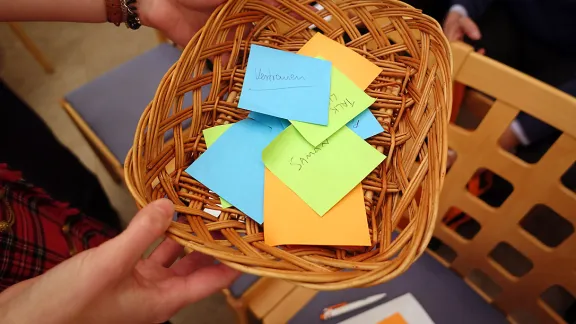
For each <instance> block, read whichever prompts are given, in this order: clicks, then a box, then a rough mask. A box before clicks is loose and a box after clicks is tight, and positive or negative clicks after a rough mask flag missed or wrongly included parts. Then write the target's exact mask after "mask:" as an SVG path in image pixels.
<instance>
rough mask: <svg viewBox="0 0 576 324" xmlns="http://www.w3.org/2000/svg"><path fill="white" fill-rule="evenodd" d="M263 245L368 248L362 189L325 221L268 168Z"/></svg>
mask: <svg viewBox="0 0 576 324" xmlns="http://www.w3.org/2000/svg"><path fill="white" fill-rule="evenodd" d="M264 242H265V243H266V244H268V245H271V246H275V245H285V244H295V245H298V244H304V245H349V246H369V245H370V244H371V242H370V233H369V231H368V221H367V219H366V210H365V209H364V193H363V191H362V185H361V184H359V185H358V186H356V187H355V188H354V189H352V191H350V193H348V194H347V195H346V196H345V197H344V198H342V200H340V201H339V202H338V203H337V204H336V205H335V206H334V207H332V209H330V210H329V211H328V212H327V213H326V214H324V216H323V217H320V216H318V214H317V213H316V212H315V211H314V210H312V208H310V206H308V205H307V204H306V203H305V202H304V201H303V200H302V199H300V197H298V195H296V194H295V193H294V192H293V191H292V190H290V188H288V187H287V186H286V185H285V184H284V183H283V182H282V181H281V180H280V179H278V177H276V176H275V175H274V174H273V173H272V172H271V171H270V170H268V169H267V168H265V169H264Z"/></svg>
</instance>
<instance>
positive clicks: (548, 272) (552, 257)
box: [434, 43, 576, 323]
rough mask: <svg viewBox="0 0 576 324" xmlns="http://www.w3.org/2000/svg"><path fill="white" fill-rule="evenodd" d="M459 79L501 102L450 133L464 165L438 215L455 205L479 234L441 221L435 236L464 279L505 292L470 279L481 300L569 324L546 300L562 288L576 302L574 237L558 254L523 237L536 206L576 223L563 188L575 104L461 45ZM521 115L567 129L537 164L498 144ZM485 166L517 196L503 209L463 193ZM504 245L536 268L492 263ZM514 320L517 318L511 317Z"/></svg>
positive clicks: (454, 173) (575, 130)
mask: <svg viewBox="0 0 576 324" xmlns="http://www.w3.org/2000/svg"><path fill="white" fill-rule="evenodd" d="M452 49H453V53H454V79H455V81H457V82H461V83H463V84H465V85H467V86H469V87H472V88H475V89H477V90H479V91H481V92H483V93H485V94H487V95H489V96H491V97H493V98H496V100H495V102H494V104H493V105H492V107H491V109H490V110H489V111H488V113H487V114H486V116H485V117H484V119H483V120H482V122H481V124H480V125H479V126H478V128H477V129H476V130H473V131H469V130H464V129H462V128H460V127H458V126H456V125H450V127H449V133H448V138H449V146H450V147H451V148H452V149H454V150H455V151H456V152H457V153H458V159H457V160H456V162H455V164H454V165H453V166H452V169H451V170H450V172H449V173H448V175H447V176H446V179H445V182H444V189H443V192H442V196H441V200H440V209H439V215H445V214H446V212H447V211H448V210H449V208H451V207H457V208H458V209H460V210H463V211H465V212H466V213H467V214H469V215H471V216H472V217H474V219H475V220H477V221H478V222H479V223H480V225H481V227H482V228H481V230H480V231H479V232H478V234H477V235H476V236H474V238H473V239H471V240H466V239H464V238H462V237H461V236H459V235H458V234H456V233H455V232H454V231H453V230H451V229H449V228H448V227H447V226H445V225H444V224H443V223H442V221H441V220H442V217H438V223H437V225H436V230H435V233H434V235H435V236H436V237H437V238H438V239H440V240H441V241H442V242H444V243H445V244H447V245H448V246H450V247H451V248H452V249H453V250H454V251H455V252H456V254H457V257H456V259H455V260H454V261H453V262H452V263H451V264H449V265H448V264H446V262H444V261H443V263H444V264H446V265H448V266H449V267H450V268H451V269H453V270H454V271H456V272H457V273H458V274H460V275H461V276H463V277H464V278H466V277H467V276H468V275H469V274H470V272H471V271H472V270H475V269H476V270H480V271H482V272H483V273H485V274H486V275H488V276H489V277H490V278H491V279H492V280H493V281H494V282H495V283H496V284H498V285H499V286H500V287H501V289H502V291H501V293H500V294H498V295H497V296H496V297H495V298H491V297H489V296H488V295H486V294H485V293H484V292H483V291H482V290H480V289H479V287H477V286H476V285H474V284H473V283H472V282H470V281H469V280H466V281H467V282H468V283H469V284H470V285H471V286H472V288H474V289H475V290H476V291H477V292H478V293H479V294H480V295H481V296H483V297H484V298H485V299H486V300H487V301H488V302H490V303H492V304H493V305H494V306H495V307H497V308H499V309H500V310H502V311H503V312H504V313H506V314H508V315H510V314H513V313H515V312H518V311H529V312H530V313H531V314H532V316H534V317H535V318H537V319H538V320H539V321H540V322H542V323H563V322H564V321H563V319H562V318H561V317H560V316H559V315H558V314H556V313H555V312H554V311H553V310H552V309H550V307H548V306H547V305H545V303H543V302H542V300H541V299H540V295H541V294H542V292H544V291H545V290H546V289H547V288H549V287H551V286H553V285H555V284H558V285H561V286H562V287H564V288H565V289H567V290H568V291H569V292H570V293H571V294H572V295H573V296H576V274H575V273H574V269H575V268H576V255H575V254H574V250H573V247H574V246H576V235H574V234H573V235H571V236H570V237H568V238H567V239H566V240H565V241H564V242H562V243H561V244H560V245H559V246H557V247H555V248H550V247H547V246H545V245H544V244H543V243H541V242H540V241H539V240H538V239H536V238H535V237H533V236H532V235H531V234H529V233H528V232H526V231H524V230H523V229H522V228H521V227H520V225H519V222H520V221H521V219H522V218H523V217H524V216H525V215H526V214H527V213H528V212H529V211H530V209H531V208H532V207H533V206H534V205H535V204H539V203H541V204H546V205H548V206H549V207H551V208H552V209H553V210H555V211H556V212H557V213H558V214H560V215H562V216H563V217H564V218H565V219H566V220H568V221H569V222H571V223H572V224H573V225H575V224H576V213H575V212H574V211H575V210H576V194H575V193H574V192H572V191H570V190H569V189H568V188H566V187H564V186H563V185H562V184H561V183H560V177H561V176H562V175H563V173H564V172H566V170H568V169H569V168H570V167H571V166H572V164H573V163H574V162H575V161H576V99H575V98H574V97H572V96H570V95H568V94H566V93H564V92H561V91H559V90H557V89H555V88H553V87H551V86H549V85H547V84H544V83H542V82H540V81H538V80H536V79H534V78H531V77H529V76H527V75H525V74H522V73H520V72H518V71H516V70H514V69H512V68H510V67H507V66H505V65H503V64H501V63H498V62H496V61H494V60H491V59H489V58H487V57H485V56H482V55H480V54H478V53H475V52H474V51H473V49H472V47H470V46H468V45H465V44H463V43H456V44H453V46H452ZM520 111H524V112H525V113H527V114H530V115H532V116H534V117H536V118H538V119H540V120H542V121H544V122H546V123H547V124H549V125H551V126H553V127H555V128H557V129H558V130H560V131H562V132H563V134H562V135H561V136H560V137H559V138H558V140H557V141H556V142H555V143H554V144H553V145H552V147H550V149H549V150H548V152H547V153H546V154H545V155H544V156H543V157H542V159H541V160H540V161H539V162H538V163H535V164H529V163H526V162H524V161H522V160H520V159H519V158H517V157H516V156H514V155H512V154H511V153H509V152H507V151H505V150H504V149H502V148H501V147H500V146H499V145H498V140H499V138H500V136H501V135H502V133H503V132H504V131H505V130H506V129H507V128H508V127H509V125H510V123H511V122H512V121H513V120H514V119H515V118H516V116H517V115H518V113H519V112H520ZM480 168H488V169H489V170H492V171H494V172H496V173H497V174H499V175H500V176H502V177H504V178H505V179H506V180H508V181H509V182H510V183H512V185H513V186H514V191H513V192H512V194H511V195H510V196H509V197H508V198H507V200H506V201H505V202H504V203H503V204H502V206H500V207H498V208H494V207H490V206H488V205H487V204H486V203H484V202H482V201H481V200H480V199H478V198H477V197H474V196H473V195H471V194H470V193H468V191H467V190H466V189H465V185H466V183H467V181H468V180H469V179H470V178H471V177H472V175H473V174H474V173H475V172H476V171H477V170H478V169H480ZM500 242H506V243H508V244H510V245H511V246H513V247H514V248H515V249H517V250H518V251H519V252H520V253H521V254H523V255H524V256H526V257H528V258H529V259H530V260H531V261H532V263H533V268H532V269H531V270H530V271H529V272H528V273H527V274H526V275H524V276H522V277H520V278H518V277H515V276H513V275H511V274H510V273H508V272H507V271H506V270H505V269H504V268H503V267H502V266H501V265H499V264H498V263H497V262H495V261H494V260H492V259H491V258H490V257H489V254H490V252H491V251H492V250H493V249H494V248H495V247H496V246H497V245H498V244H499V243H500ZM509 320H510V321H512V322H514V321H515V320H514V318H512V317H509Z"/></svg>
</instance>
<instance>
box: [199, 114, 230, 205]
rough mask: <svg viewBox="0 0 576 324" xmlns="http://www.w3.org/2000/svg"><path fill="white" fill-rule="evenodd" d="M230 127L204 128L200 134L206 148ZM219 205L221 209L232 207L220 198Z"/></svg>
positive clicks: (228, 125) (227, 125)
mask: <svg viewBox="0 0 576 324" xmlns="http://www.w3.org/2000/svg"><path fill="white" fill-rule="evenodd" d="M231 126H232V124H226V125H219V126H214V127H210V128H206V129H205V130H203V131H202V133H204V140H205V141H206V147H210V146H212V144H214V142H216V139H218V137H220V136H221V135H222V134H224V132H225V131H227V130H228V128H230V127H231ZM220 205H222V208H230V207H232V205H231V204H230V203H229V202H227V201H226V200H225V199H224V198H222V197H220Z"/></svg>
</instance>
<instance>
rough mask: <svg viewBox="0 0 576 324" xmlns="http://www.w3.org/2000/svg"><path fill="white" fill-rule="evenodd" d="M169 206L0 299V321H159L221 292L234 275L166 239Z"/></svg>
mask: <svg viewBox="0 0 576 324" xmlns="http://www.w3.org/2000/svg"><path fill="white" fill-rule="evenodd" d="M173 214H174V207H173V206H172V203H171V202H170V201H168V200H165V199H162V200H158V201H155V202H153V203H151V204H149V205H148V206H146V207H145V208H144V209H142V210H141V211H140V212H138V214H136V216H135V217H134V219H132V221H131V222H130V225H128V228H127V229H126V230H125V231H124V232H123V233H122V234H120V235H118V236H117V237H115V238H113V239H111V240H109V241H107V242H106V243H104V244H102V245H100V246H98V247H96V248H93V249H89V250H86V251H84V252H82V253H79V254H77V255H75V256H73V257H72V258H70V259H68V260H66V261H64V262H62V263H61V264H59V265H57V266H56V267H54V268H53V269H51V270H49V271H48V272H46V273H44V274H42V275H40V276H38V277H35V278H32V279H29V280H26V281H23V282H20V283H18V284H16V285H14V286H11V287H10V288H8V289H6V290H5V291H3V292H2V293H0V323H43V324H68V323H70V324H72V323H82V324H92V323H94V324H99V323H162V322H165V321H167V320H168V319H169V318H170V317H172V315H174V314H175V313H176V312H177V311H178V310H179V309H181V308H182V307H184V306H186V305H187V304H190V303H193V302H196V301H198V300H200V299H202V298H204V297H207V296H209V295H211V294H213V293H215V292H217V291H218V290H220V289H222V288H225V287H227V286H228V285H229V284H230V283H231V282H232V281H233V280H234V279H235V278H236V276H237V275H238V273H237V272H236V271H234V270H232V269H230V268H228V267H227V266H225V265H224V264H221V263H220V264H215V263H214V259H213V258H211V257H208V256H207V255H203V254H200V253H199V252H193V253H191V254H188V255H186V256H185V257H182V258H180V256H181V255H182V252H183V250H184V248H183V247H182V246H181V245H180V244H178V243H176V241H174V240H172V239H169V238H166V239H165V240H164V242H162V243H161V244H160V245H159V246H158V247H157V248H156V249H155V250H154V252H153V253H152V254H151V255H150V256H149V257H148V258H147V259H141V255H142V254H143V253H144V252H145V251H146V250H147V248H148V247H149V246H150V245H151V244H152V243H153V242H154V241H156V240H157V239H158V238H160V237H161V236H162V235H163V234H164V232H165V231H166V229H167V228H168V226H169V224H170V222H171V220H172V215H173Z"/></svg>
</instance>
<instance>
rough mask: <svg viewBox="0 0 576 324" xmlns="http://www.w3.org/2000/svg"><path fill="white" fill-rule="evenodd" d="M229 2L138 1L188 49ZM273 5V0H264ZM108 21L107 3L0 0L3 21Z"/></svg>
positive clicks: (151, 22) (141, 12)
mask: <svg viewBox="0 0 576 324" xmlns="http://www.w3.org/2000/svg"><path fill="white" fill-rule="evenodd" d="M225 1H226V0H136V3H135V6H136V8H137V12H138V17H139V18H140V21H141V23H142V25H145V26H149V27H152V28H156V29H158V30H160V31H162V32H163V33H164V34H165V35H166V36H167V37H168V38H169V39H170V40H172V41H174V42H176V43H177V44H178V45H180V46H186V44H188V41H189V40H190V39H191V38H192V36H194V34H196V32H197V31H198V30H199V29H200V28H202V26H204V24H205V23H206V21H207V20H208V18H209V17H210V15H211V14H212V11H214V9H215V8H216V7H217V6H218V5H220V4H222V3H223V2H225ZM264 1H266V2H268V3H273V2H274V1H273V0H264ZM106 20H107V15H106V0H0V22H2V21H66V22H91V23H99V22H105V21H106Z"/></svg>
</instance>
